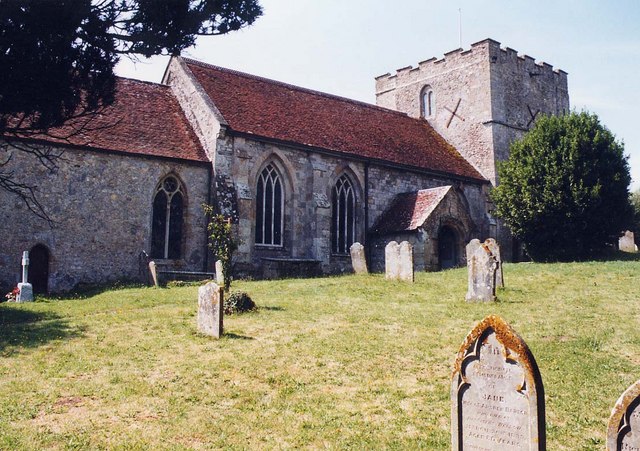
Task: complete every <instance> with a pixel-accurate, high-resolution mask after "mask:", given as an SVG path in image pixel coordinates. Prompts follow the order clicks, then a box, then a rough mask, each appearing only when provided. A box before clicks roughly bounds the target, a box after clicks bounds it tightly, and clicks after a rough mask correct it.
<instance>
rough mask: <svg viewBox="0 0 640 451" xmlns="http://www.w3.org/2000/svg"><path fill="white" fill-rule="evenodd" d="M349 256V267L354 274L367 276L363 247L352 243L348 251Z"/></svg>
mask: <svg viewBox="0 0 640 451" xmlns="http://www.w3.org/2000/svg"><path fill="white" fill-rule="evenodd" d="M349 252H350V254H351V266H353V271H354V272H355V273H356V274H369V271H368V270H367V259H366V257H365V254H364V246H363V245H362V244H360V243H357V242H356V243H353V244H352V245H351V248H350V249H349Z"/></svg>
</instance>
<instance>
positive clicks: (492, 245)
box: [484, 238, 504, 288]
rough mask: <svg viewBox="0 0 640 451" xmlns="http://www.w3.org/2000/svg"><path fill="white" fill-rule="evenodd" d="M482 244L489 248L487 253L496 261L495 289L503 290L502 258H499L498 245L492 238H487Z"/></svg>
mask: <svg viewBox="0 0 640 451" xmlns="http://www.w3.org/2000/svg"><path fill="white" fill-rule="evenodd" d="M484 244H486V246H487V247H488V248H489V251H491V253H492V254H493V256H494V257H495V259H496V264H497V265H498V266H497V267H496V287H501V288H504V273H503V272H502V257H501V256H500V245H499V244H498V242H497V241H496V240H495V239H493V238H487V239H486V240H484Z"/></svg>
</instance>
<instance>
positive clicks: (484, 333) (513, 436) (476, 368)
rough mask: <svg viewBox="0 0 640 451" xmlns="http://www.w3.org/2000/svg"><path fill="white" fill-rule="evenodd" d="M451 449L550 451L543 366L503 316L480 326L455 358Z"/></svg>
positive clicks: (484, 321)
mask: <svg viewBox="0 0 640 451" xmlns="http://www.w3.org/2000/svg"><path fill="white" fill-rule="evenodd" d="M451 449H452V450H455V451H462V450H501V451H509V450H527V451H532V450H538V451H541V450H544V449H546V434H545V408H544V388H543V385H542V378H541V376H540V372H539V370H538V366H537V364H536V362H535V359H534V358H533V355H532V354H531V351H529V348H528V347H527V345H526V343H525V342H524V340H522V338H520V337H519V336H518V334H517V333H516V332H515V331H514V330H513V329H512V328H511V326H509V324H507V323H506V322H505V321H504V320H503V319H502V318H500V317H498V316H493V315H492V316H488V317H486V318H485V319H484V320H482V321H481V322H480V323H478V325H477V326H476V327H475V328H474V329H473V330H472V331H471V333H469V335H468V336H467V338H466V339H465V341H464V343H463V344H462V346H461V348H460V351H459V352H458V355H457V357H456V361H455V366H454V371H453V377H452V382H451Z"/></svg>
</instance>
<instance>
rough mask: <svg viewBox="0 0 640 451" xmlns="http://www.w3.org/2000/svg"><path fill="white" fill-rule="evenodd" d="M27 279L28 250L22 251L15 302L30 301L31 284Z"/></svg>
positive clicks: (31, 297) (31, 296)
mask: <svg viewBox="0 0 640 451" xmlns="http://www.w3.org/2000/svg"><path fill="white" fill-rule="evenodd" d="M28 280H29V251H24V252H23V253H22V282H21V283H19V284H18V290H19V292H18V296H17V297H16V302H32V301H33V286H32V285H31V284H30V283H29V282H28Z"/></svg>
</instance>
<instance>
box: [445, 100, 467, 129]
mask: <svg viewBox="0 0 640 451" xmlns="http://www.w3.org/2000/svg"><path fill="white" fill-rule="evenodd" d="M460 102H462V99H461V98H458V102H457V103H456V106H455V107H454V108H453V109H451V108H449V107H444V109H445V110H447V111H448V112H449V113H451V116H449V119H448V120H447V128H449V126H450V125H451V122H452V121H453V118H458V119H460V120H461V121H462V122H464V118H463V117H462V116H460V114H458V109H459V108H460Z"/></svg>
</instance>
